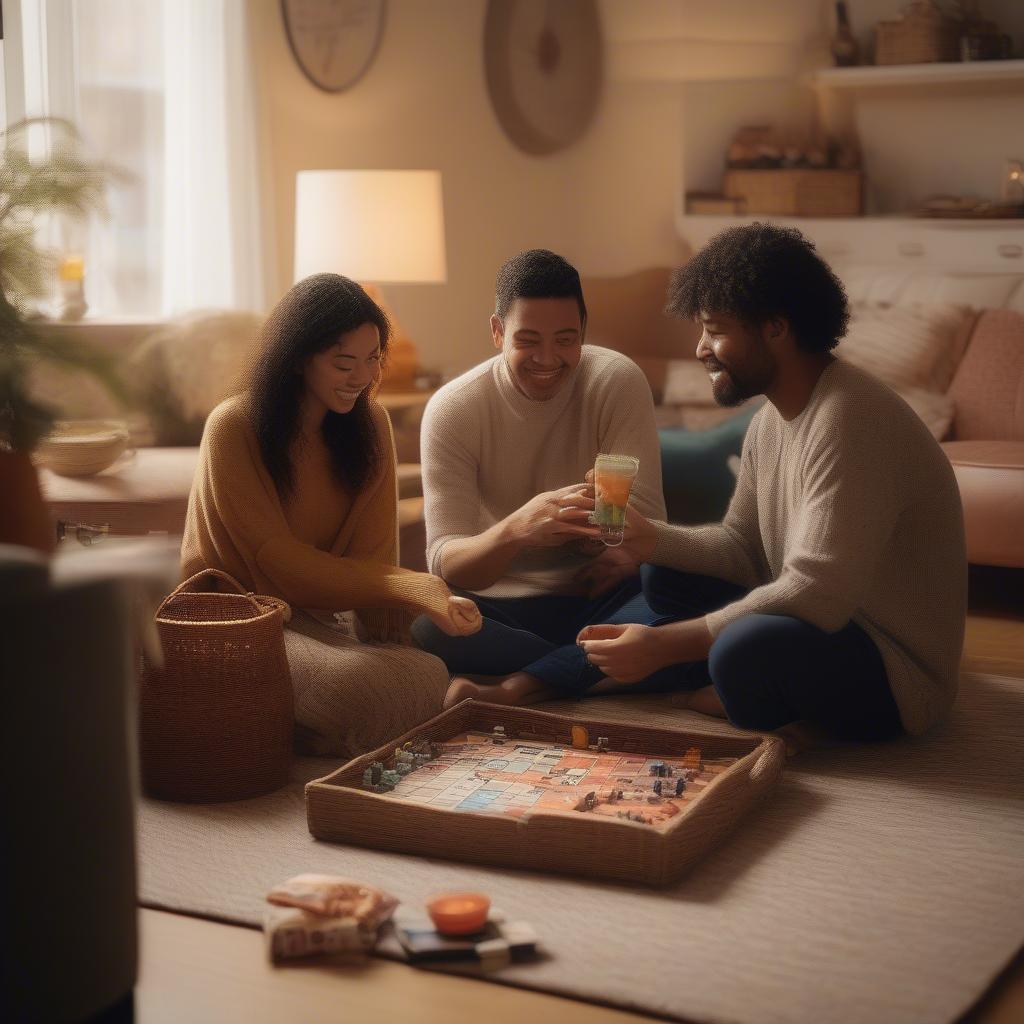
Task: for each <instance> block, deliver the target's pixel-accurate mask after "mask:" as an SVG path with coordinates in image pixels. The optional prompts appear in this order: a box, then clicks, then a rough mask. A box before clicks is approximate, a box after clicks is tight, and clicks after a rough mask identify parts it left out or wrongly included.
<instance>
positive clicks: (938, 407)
mask: <svg viewBox="0 0 1024 1024" xmlns="http://www.w3.org/2000/svg"><path fill="white" fill-rule="evenodd" d="M897 393H898V394H899V396H900V398H902V399H903V401H904V402H906V403H907V405H909V406H910V408H911V409H913V410H914V412H916V413H917V415H918V416H919V417H920V418H921V420H922V421H923V423H924V425H925V426H926V427H927V428H928V429H929V431H931V435H932V437H934V438H935V440H936V441H941V440H943V439H944V438H945V437H946V435H947V434H948V433H949V428H950V427H951V426H952V425H953V416H954V414H955V413H956V404H955V403H954V402H953V399H952V398H950V397H949V396H948V395H943V394H940V393H939V392H937V391H925V390H923V389H922V388H907V389H906V390H905V391H899V392H897Z"/></svg>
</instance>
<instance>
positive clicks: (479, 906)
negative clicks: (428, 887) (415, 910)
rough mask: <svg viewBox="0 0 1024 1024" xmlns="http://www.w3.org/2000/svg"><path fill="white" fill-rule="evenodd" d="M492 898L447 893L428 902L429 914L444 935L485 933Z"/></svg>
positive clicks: (475, 894)
mask: <svg viewBox="0 0 1024 1024" xmlns="http://www.w3.org/2000/svg"><path fill="white" fill-rule="evenodd" d="M490 909H491V900H490V897H488V896H485V895H484V894H483V893H482V892H447V893H444V894H443V895H441V896H435V897H434V898H433V899H431V900H428V901H427V912H428V913H429V914H430V919H431V920H432V921H433V922H434V927H435V928H436V929H437V930H438V931H439V932H440V933H441V934H442V935H472V934H473V933H474V932H479V931H483V928H484V925H485V924H487V913H488V911H489V910H490Z"/></svg>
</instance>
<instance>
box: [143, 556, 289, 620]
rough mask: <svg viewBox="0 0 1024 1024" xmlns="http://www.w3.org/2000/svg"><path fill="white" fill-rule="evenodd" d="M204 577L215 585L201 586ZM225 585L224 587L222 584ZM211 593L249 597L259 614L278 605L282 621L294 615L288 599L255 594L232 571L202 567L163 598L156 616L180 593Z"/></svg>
mask: <svg viewBox="0 0 1024 1024" xmlns="http://www.w3.org/2000/svg"><path fill="white" fill-rule="evenodd" d="M203 579H212V580H213V581H214V583H215V587H214V588H213V589H212V590H211V589H210V588H209V587H202V586H199V583H200V581H201V580H203ZM222 585H223V589H221V586H222ZM209 593H218V594H223V593H235V594H238V595H240V596H241V597H245V598H248V600H249V602H250V604H252V607H253V611H255V612H256V613H258V614H263V613H264V612H265V611H266V609H267V606H268V605H269V606H271V607H276V608H278V609H280V612H281V621H282V622H288V621H290V620H291V617H292V609H291V605H289V604H288V602H287V601H282V600H281V598H279V597H270V596H269V595H266V594H254V593H253V592H252V591H251V590H246V589H245V587H243V586H242V584H241V583H239V582H238V580H236V579H235V577H234V576H232V575H231V574H230V573H226V572H224V571H223V570H221V569H201V570H200V571H199V572H197V573H195V574H194V575H192V576H189V578H188V579H187V580H184V581H183V582H181V583H179V584H178V585H177V586H176V587H175V588H174V589H173V590H172V591H171V592H170V593H169V594H168V595H167V597H165V598H164V599H163V601H162V602H161V604H160V607H159V608H158V609H157V611H156V617H157V618H159V617H160V616H161V615H162V614H163V610H164V608H165V607H166V605H167V603H168V602H169V601H171V600H172V599H173V598H175V597H177V596H178V595H179V594H209Z"/></svg>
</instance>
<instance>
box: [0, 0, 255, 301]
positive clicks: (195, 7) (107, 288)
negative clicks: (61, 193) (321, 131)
mask: <svg viewBox="0 0 1024 1024" xmlns="http://www.w3.org/2000/svg"><path fill="white" fill-rule="evenodd" d="M2 9H3V29H4V39H3V43H2V54H0V59H2V62H3V69H2V79H3V86H4V88H3V90H2V92H3V96H2V97H0V99H2V104H0V116H2V118H3V123H5V124H7V125H10V124H13V123H16V122H17V121H19V120H21V119H23V118H24V117H26V116H27V117H32V116H39V115H50V116H54V117H63V118H67V119H68V120H70V121H72V122H73V123H74V124H75V125H77V126H78V128H79V130H80V132H81V134H82V136H83V139H84V141H85V144H86V148H87V151H88V153H89V154H90V155H91V156H93V157H94V158H96V159H99V160H103V161H105V162H107V163H109V164H111V165H113V166H115V167H116V168H118V169H120V170H121V171H123V172H125V173H124V174H123V175H122V176H120V177H118V178H116V179H115V180H114V181H113V182H112V184H111V188H110V190H109V194H108V207H109V215H108V216H107V217H94V218H93V219H92V220H91V221H90V223H89V224H87V225H74V224H70V223H58V224H49V225H43V226H41V227H40V231H41V232H43V237H44V241H45V242H46V244H48V245H50V246H52V247H54V248H56V249H57V250H58V251H60V252H62V253H66V254H69V255H71V254H81V255H82V256H84V259H85V289H86V299H87V301H88V303H89V315H90V316H99V317H114V318H120V317H134V316H142V317H157V316H163V315H167V314H172V313H178V312H183V311H186V310H189V309H194V308H197V307H207V308H212V307H219V308H244V309H250V310H260V309H264V308H266V302H265V299H266V295H265V281H266V279H267V274H266V271H265V267H264V263H263V255H262V253H263V248H262V244H261V243H262V228H261V225H262V219H261V209H260V205H261V204H260V201H259V182H258V181H257V178H256V167H257V164H258V161H257V160H256V158H255V154H256V132H255V112H254V107H253V93H254V89H253V87H252V86H253V81H252V71H251V64H250V54H249V50H248V45H249V44H248V32H247V28H248V26H247V21H246V9H245V2H244V0H2ZM47 134H48V133H47V129H46V128H44V127H42V126H40V127H38V128H33V129H32V132H31V133H30V138H29V148H30V152H33V153H35V152H45V148H44V147H45V146H46V145H47V144H48V140H47Z"/></svg>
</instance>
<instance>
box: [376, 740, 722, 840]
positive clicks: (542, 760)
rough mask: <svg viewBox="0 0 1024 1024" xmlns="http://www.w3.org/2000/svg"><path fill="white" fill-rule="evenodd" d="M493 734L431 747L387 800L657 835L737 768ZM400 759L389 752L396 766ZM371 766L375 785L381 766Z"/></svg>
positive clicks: (691, 756) (692, 752)
mask: <svg viewBox="0 0 1024 1024" xmlns="http://www.w3.org/2000/svg"><path fill="white" fill-rule="evenodd" d="M498 729H499V730H500V731H494V730H492V732H491V733H476V732H470V733H466V734H463V735H460V736H456V737H454V738H453V739H451V740H448V741H446V742H444V743H439V744H437V743H435V744H434V750H435V752H436V756H432V757H430V758H429V759H425V760H424V762H423V763H422V764H421V765H419V766H417V768H416V769H415V770H410V771H409V772H408V773H403V774H402V775H401V776H400V778H399V781H398V782H397V784H396V785H395V787H394V788H393V789H391V790H390V793H391V795H392V796H393V797H395V798H397V799H400V800H409V801H412V802H413V803H420V804H425V805H426V806H428V807H438V808H443V809H446V810H451V811H474V812H477V813H480V814H504V815H507V816H508V817H511V818H521V817H524V816H526V815H529V814H533V813H535V812H537V811H544V810H550V811H565V810H572V811H577V812H579V813H582V814H597V815H604V816H606V817H612V818H624V819H626V820H628V821H636V822H639V823H641V824H645V825H653V826H654V827H655V828H658V829H662V830H663V829H665V828H666V827H667V826H668V825H669V824H670V823H671V821H672V819H673V818H674V817H675V816H676V815H677V814H680V813H681V812H682V810H683V808H684V807H685V806H686V805H687V804H688V803H692V802H693V801H694V800H695V799H696V798H697V796H698V795H699V794H700V793H701V792H702V791H703V790H704V788H705V787H706V786H707V785H708V783H709V782H711V780H712V779H714V778H715V776H716V775H718V774H720V773H721V772H724V771H725V770H726V769H727V768H728V767H729V766H730V765H732V764H735V762H736V761H737V760H739V758H738V757H717V758H706V757H703V756H702V754H701V750H700V748H699V747H690V748H688V749H687V751H686V753H685V754H684V755H683V756H682V757H676V758H671V757H668V758H658V757H648V756H644V755H641V754H628V753H624V752H622V751H615V750H606V749H604V748H603V747H600V746H598V745H596V744H595V745H594V749H593V750H591V749H589V748H590V744H584V745H581V746H579V747H576V746H563V745H561V744H558V743H548V744H545V743H536V742H531V741H529V740H516V739H511V738H509V737H507V736H506V735H505V731H504V728H503V727H501V726H499V727H498ZM603 738H604V737H598V739H603ZM402 753H403V751H401V750H399V751H396V755H395V756H396V758H398V759H399V763H401V755H402ZM409 754H411V750H410V752H409ZM407 756H409V755H407ZM377 763H378V764H381V771H380V773H379V774H380V776H381V777H383V764H382V763H381V762H377ZM405 763H410V762H409V761H406V762H405ZM366 771H368V772H369V773H370V775H369V776H368V778H367V779H366V780H364V785H367V784H368V785H367V788H370V789H371V790H372V789H373V788H374V783H373V781H372V780H373V774H374V769H373V768H372V766H371V768H369V769H365V770H364V774H365V772H366ZM380 791H382V792H383V791H385V790H383V789H381V790H380Z"/></svg>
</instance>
